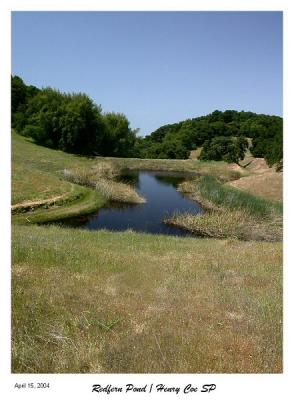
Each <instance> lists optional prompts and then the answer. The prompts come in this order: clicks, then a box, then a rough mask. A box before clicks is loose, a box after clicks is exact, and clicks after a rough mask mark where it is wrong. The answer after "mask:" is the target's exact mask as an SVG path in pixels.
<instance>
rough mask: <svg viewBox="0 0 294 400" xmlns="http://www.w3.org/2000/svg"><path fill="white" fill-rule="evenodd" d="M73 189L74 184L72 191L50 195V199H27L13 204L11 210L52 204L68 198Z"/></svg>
mask: <svg viewBox="0 0 294 400" xmlns="http://www.w3.org/2000/svg"><path fill="white" fill-rule="evenodd" d="M72 191H73V186H72V189H71V191H70V192H67V193H65V194H62V195H59V196H54V197H50V198H49V199H44V200H26V201H23V202H21V203H17V204H13V205H12V206H11V210H12V211H17V210H21V209H27V208H31V207H40V206H43V205H46V204H47V205H50V204H53V203H56V202H57V201H59V200H64V199H66V198H67V197H69V196H70V195H71V193H72Z"/></svg>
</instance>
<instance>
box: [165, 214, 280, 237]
mask: <svg viewBox="0 0 294 400" xmlns="http://www.w3.org/2000/svg"><path fill="white" fill-rule="evenodd" d="M165 222H166V223H167V224H169V225H174V226H177V227H181V228H184V229H186V230H188V231H190V232H193V233H195V234H197V235H200V236H207V237H213V238H228V237H229V238H233V239H241V240H266V241H277V240H282V235H283V230H282V226H281V223H280V224H275V223H273V222H272V221H268V220H260V219H257V218H254V217H253V216H252V215H250V214H249V213H248V212H246V211H244V210H226V209H223V210H218V211H210V212H206V213H205V214H203V215H197V214H195V215H194V214H180V215H175V216H174V217H173V218H171V219H167V220H166V221H165Z"/></svg>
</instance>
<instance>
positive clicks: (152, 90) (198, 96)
mask: <svg viewBox="0 0 294 400" xmlns="http://www.w3.org/2000/svg"><path fill="white" fill-rule="evenodd" d="M12 73H13V74H15V75H19V76H20V77H22V78H23V79H24V81H25V82H26V83H27V84H32V85H36V86H38V87H45V86H51V87H54V88H58V89H60V90H61V91H65V92H85V93H87V94H88V95H89V96H90V97H91V98H93V99H94V101H95V102H96V103H97V104H101V106H102V108H103V110H104V111H116V112H122V113H124V114H126V116H127V117H128V119H129V120H130V122H131V126H132V127H133V128H140V134H141V135H145V134H149V133H151V132H152V131H154V130H155V129H157V128H158V127H160V126H161V125H164V124H167V123H173V122H178V121H180V120H183V119H186V118H193V117H197V116H200V115H205V114H208V113H210V112H212V111H214V110H215V109H218V110H226V109H235V110H246V111H253V112H257V113H265V114H275V115H282V13H281V12H115V13H113V12H13V13H12Z"/></svg>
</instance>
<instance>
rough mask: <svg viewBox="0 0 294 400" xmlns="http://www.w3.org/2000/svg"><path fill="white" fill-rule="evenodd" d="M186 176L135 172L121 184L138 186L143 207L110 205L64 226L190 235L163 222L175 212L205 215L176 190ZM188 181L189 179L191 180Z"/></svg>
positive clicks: (72, 220)
mask: <svg viewBox="0 0 294 400" xmlns="http://www.w3.org/2000/svg"><path fill="white" fill-rule="evenodd" d="M186 178H187V175H183V174H179V173H168V172H159V171H156V172H154V171H132V172H128V173H127V174H125V175H123V176H121V177H120V181H122V182H125V183H129V184H131V185H132V186H134V187H135V189H136V190H137V192H138V193H140V194H141V195H142V196H143V197H144V198H145V199H146V203H143V204H123V203H117V202H110V203H108V204H107V206H105V207H103V208H101V209H100V210H99V211H98V212H96V213H95V214H92V215H88V216H83V217H75V218H73V219H70V220H67V221H65V222H64V223H63V224H64V225H66V226H71V227H83V228H85V229H89V230H98V229H109V230H113V231H124V230H127V229H132V230H134V231H137V232H149V233H159V234H167V235H176V236H191V234H189V233H187V232H186V231H184V230H182V229H179V228H176V227H173V226H169V225H166V224H164V223H163V222H162V221H163V220H164V219H165V218H167V217H171V216H173V215H174V214H175V213H185V212H192V213H197V214H202V213H203V210H202V208H201V207H200V205H199V204H197V203H196V202H194V201H192V200H189V199H188V198H186V197H184V196H183V195H182V194H181V193H180V192H178V191H177V190H176V188H177V185H178V184H179V183H181V182H183V180H184V179H186ZM188 179H189V178H188Z"/></svg>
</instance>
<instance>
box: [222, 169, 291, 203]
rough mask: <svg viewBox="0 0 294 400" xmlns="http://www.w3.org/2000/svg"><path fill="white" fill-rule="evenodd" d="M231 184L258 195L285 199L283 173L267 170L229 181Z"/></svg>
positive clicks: (272, 198) (280, 199) (271, 198)
mask: <svg viewBox="0 0 294 400" xmlns="http://www.w3.org/2000/svg"><path fill="white" fill-rule="evenodd" d="M228 184H229V185H230V186H233V187H236V188H238V189H241V190H245V191H247V192H249V193H252V194H254V195H256V196H261V197H265V198H267V199H270V200H277V201H282V200H283V173H282V172H267V173H263V174H258V175H251V176H246V177H244V178H240V179H238V180H236V181H232V182H229V183H228Z"/></svg>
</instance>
